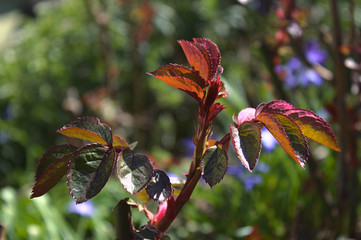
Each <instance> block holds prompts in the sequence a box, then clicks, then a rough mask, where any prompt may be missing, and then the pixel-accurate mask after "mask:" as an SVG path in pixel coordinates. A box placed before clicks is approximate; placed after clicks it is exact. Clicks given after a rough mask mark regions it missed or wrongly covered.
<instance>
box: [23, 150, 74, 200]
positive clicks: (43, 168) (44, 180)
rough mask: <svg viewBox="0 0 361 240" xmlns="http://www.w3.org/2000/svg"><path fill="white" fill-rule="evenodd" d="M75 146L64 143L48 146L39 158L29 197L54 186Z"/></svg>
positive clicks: (60, 177)
mask: <svg viewBox="0 0 361 240" xmlns="http://www.w3.org/2000/svg"><path fill="white" fill-rule="evenodd" d="M75 151H76V147H74V146H72V145H69V144H64V145H57V146H54V147H52V148H49V149H48V150H47V151H46V152H45V153H44V154H43V155H42V156H41V157H40V159H39V161H38V165H37V167H36V171H35V181H36V182H35V185H34V187H33V190H32V194H31V197H30V198H34V197H40V196H41V195H43V194H45V193H47V192H48V191H49V190H50V189H51V188H52V187H54V186H55V185H56V184H57V183H58V182H59V181H60V180H61V179H62V178H63V176H64V175H65V174H66V171H67V168H68V163H69V160H70V159H71V156H72V154H73V152H75Z"/></svg>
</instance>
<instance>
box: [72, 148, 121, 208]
mask: <svg viewBox="0 0 361 240" xmlns="http://www.w3.org/2000/svg"><path fill="white" fill-rule="evenodd" d="M114 162H115V151H114V149H113V148H108V147H105V146H104V145H102V144H99V143H92V144H87V145H85V146H84V147H82V148H80V149H78V151H76V152H75V153H74V155H73V158H72V161H71V163H70V165H69V174H68V187H69V190H70V193H71V195H72V196H73V198H74V199H75V201H76V202H77V203H81V202H85V201H87V200H89V199H90V198H92V197H94V196H95V195H97V194H98V193H99V191H100V190H101V189H102V188H103V187H104V185H105V184H106V182H107V181H108V179H109V176H110V174H111V172H112V169H113V166H114Z"/></svg>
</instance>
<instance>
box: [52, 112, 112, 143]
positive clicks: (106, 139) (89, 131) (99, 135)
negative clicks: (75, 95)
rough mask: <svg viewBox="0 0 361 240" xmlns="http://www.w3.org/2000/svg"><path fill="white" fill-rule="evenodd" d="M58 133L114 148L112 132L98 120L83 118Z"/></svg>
mask: <svg viewBox="0 0 361 240" xmlns="http://www.w3.org/2000/svg"><path fill="white" fill-rule="evenodd" d="M57 132H59V133H61V134H63V135H65V136H67V137H71V138H80V139H82V140H87V141H90V142H95V143H100V144H103V145H108V146H112V144H113V138H112V131H111V130H110V128H109V126H108V125H106V124H104V123H101V122H100V121H99V119H98V118H94V117H83V118H79V119H78V120H77V121H75V122H72V123H70V124H68V125H65V126H64V127H62V128H61V129H59V130H58V131H57Z"/></svg>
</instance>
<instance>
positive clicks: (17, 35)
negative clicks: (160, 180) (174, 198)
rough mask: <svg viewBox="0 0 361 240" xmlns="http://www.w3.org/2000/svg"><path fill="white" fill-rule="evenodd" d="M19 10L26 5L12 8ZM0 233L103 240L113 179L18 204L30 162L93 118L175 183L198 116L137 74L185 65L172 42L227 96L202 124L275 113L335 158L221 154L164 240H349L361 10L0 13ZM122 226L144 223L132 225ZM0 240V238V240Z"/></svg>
mask: <svg viewBox="0 0 361 240" xmlns="http://www.w3.org/2000/svg"><path fill="white" fill-rule="evenodd" d="M25 3H26V4H25ZM0 12H1V16H0V35H1V36H0V37H1V42H0V115H1V119H0V224H2V229H4V230H3V231H2V232H3V233H4V234H5V235H6V238H7V239H10V240H12V239H55V240H56V239H104V240H105V239H114V229H113V215H112V208H113V207H114V206H115V204H116V203H117V202H118V200H120V199H121V198H124V197H128V196H129V195H128V194H127V193H126V191H125V190H124V189H123V187H122V186H121V184H120V183H119V181H118V180H117V178H116V177H112V178H111V180H110V181H109V182H108V184H107V185H106V186H105V188H104V190H103V191H101V192H100V194H98V196H96V197H94V198H93V199H91V200H90V201H88V202H86V203H83V204H80V205H77V206H75V205H74V203H73V201H72V198H71V196H70V195H69V193H68V189H67V187H66V183H65V180H63V181H62V182H61V184H58V185H57V186H55V187H54V188H53V189H52V190H51V191H50V192H49V193H47V194H46V195H44V196H42V197H40V198H35V199H30V194H31V188H32V186H33V184H34V171H35V167H36V163H37V160H38V159H39V157H40V156H41V154H42V153H43V152H44V151H45V150H46V149H47V148H49V147H50V146H53V145H55V144H60V143H63V142H64V141H65V139H64V137H63V136H61V135H60V134H58V133H56V130H57V129H59V128H61V127H62V126H63V125H64V124H67V123H69V122H72V121H74V120H75V119H77V118H78V117H80V116H95V117H98V118H99V119H100V120H101V121H102V122H104V123H107V124H109V126H110V127H111V128H112V129H113V132H115V133H116V135H118V136H121V137H123V138H124V139H126V140H127V141H128V142H133V141H136V140H137V141H138V147H137V149H139V150H141V151H143V152H146V153H147V154H148V156H149V157H150V158H151V159H152V160H153V161H154V163H155V164H156V165H157V166H160V167H161V168H162V169H165V170H166V171H167V172H168V173H172V174H174V176H178V177H182V175H183V174H184V173H185V172H187V167H188V165H189V163H190V160H191V157H192V152H193V144H192V136H193V134H194V124H195V123H194V117H195V116H196V110H197V108H196V107H197V106H196V105H195V104H194V103H193V102H192V100H191V99H190V98H189V96H187V95H185V94H183V93H182V92H180V91H177V90H175V89H172V88H171V87H169V86H167V85H166V84H164V83H163V82H161V81H158V80H157V79H155V78H152V77H150V76H148V75H146V72H149V71H152V70H154V69H156V68H157V67H159V66H161V65H164V64H167V63H182V64H185V63H186V58H185V56H184V54H183V52H182V49H181V47H180V46H179V44H178V43H177V40H180V39H185V40H191V39H192V38H194V37H203V38H209V39H211V40H212V41H213V42H215V43H216V44H217V45H218V47H219V49H220V52H221V55H222V60H221V65H222V66H223V68H224V72H223V74H222V80H223V81H224V82H225V83H226V90H227V91H228V92H229V97H227V98H226V99H224V100H222V101H223V102H222V103H223V104H224V105H226V106H227V109H225V110H224V111H223V112H222V113H221V114H220V116H218V118H217V119H216V124H215V125H216V126H215V128H214V129H213V132H214V135H216V136H217V134H219V135H222V134H224V133H225V132H227V131H228V129H229V124H231V123H232V120H231V119H232V115H233V113H235V112H239V111H240V110H242V109H244V108H247V107H256V106H257V105H258V104H260V103H261V102H266V101H271V100H275V99H283V100H286V101H288V102H290V103H291V104H292V105H294V106H296V107H300V108H305V109H310V110H312V111H314V112H315V113H317V114H318V115H320V116H322V117H323V118H324V119H326V120H327V121H328V122H329V123H330V124H331V125H332V127H333V129H334V130H335V133H336V136H337V139H338V142H339V144H340V146H341V149H342V152H341V153H338V152H335V151H333V150H331V149H328V148H326V147H324V146H322V145H320V144H317V143H315V142H310V147H311V157H310V159H309V161H308V163H307V164H306V168H305V169H302V168H301V167H299V166H298V165H297V164H296V163H295V162H294V161H293V160H292V159H291V158H290V157H289V156H288V155H287V154H286V153H285V152H284V151H283V150H282V148H281V147H280V146H279V145H278V144H277V143H276V142H275V140H274V139H273V138H272V137H270V136H269V134H268V132H263V133H262V134H263V135H262V140H263V149H262V153H261V157H260V162H259V163H258V165H257V167H256V168H255V170H254V171H253V173H249V172H246V169H245V168H244V167H243V166H241V164H240V162H239V160H237V157H236V155H235V153H233V156H232V155H230V159H229V161H230V166H229V168H228V170H227V172H228V174H227V175H226V176H225V179H224V181H222V182H221V183H220V184H218V185H216V186H214V187H213V188H212V189H210V188H209V186H208V185H206V184H204V183H203V182H201V183H200V184H199V186H198V187H197V188H196V191H195V192H194V194H193V195H192V198H191V201H190V202H188V203H187V204H186V206H185V208H184V209H183V210H182V212H181V214H180V215H179V217H178V218H177V219H176V221H175V222H174V223H173V225H172V226H171V228H170V230H169V235H170V236H171V237H172V239H215V240H217V239H220V240H221V239H222V240H227V239H248V240H251V239H360V238H361V216H360V213H361V204H360V203H361V202H360V200H361V190H360V183H361V178H360V177H361V176H360V163H361V131H360V130H361V94H360V90H361V78H360V73H361V64H360V61H361V41H360V39H361V38H360V33H361V18H360V17H359V16H360V15H361V5H360V4H359V3H358V2H357V1H356V0H348V1H346V0H339V1H337V0H318V1H311V0H303V1H296V0H280V1H272V0H268V1H267V0H238V1H236V0H222V1H217V0H196V1H195V0H182V1H166V0H152V1H150V0H149V1H147V0H136V1H134V0H133V1H132V0H52V1H39V3H38V1H24V2H22V1H20V0H18V1H3V2H1V3H0ZM133 214H134V216H133V217H134V220H135V225H136V227H139V226H141V225H143V224H145V223H146V218H145V217H144V216H143V215H144V214H143V213H138V212H137V211H134V213H133ZM0 239H1V236H0Z"/></svg>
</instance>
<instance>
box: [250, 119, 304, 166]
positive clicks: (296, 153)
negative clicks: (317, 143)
mask: <svg viewBox="0 0 361 240" xmlns="http://www.w3.org/2000/svg"><path fill="white" fill-rule="evenodd" d="M256 119H257V120H259V121H261V122H262V123H263V124H264V125H265V126H266V128H267V129H268V130H269V131H270V132H271V133H272V135H273V136H274V137H275V138H276V140H277V141H278V142H279V143H280V145H281V146H282V148H283V150H284V151H285V152H286V153H288V154H289V155H290V156H291V157H292V158H293V159H294V160H295V161H296V162H297V163H298V164H299V165H300V166H301V167H304V164H305V162H306V161H307V159H308V156H309V150H308V144H307V141H306V139H305V137H304V135H303V134H302V131H301V129H300V127H299V126H298V125H297V124H296V123H295V122H294V121H293V120H292V119H291V118H289V117H286V116H283V115H281V114H277V113H273V114H270V113H264V112H261V113H260V114H259V115H258V116H257V118H256Z"/></svg>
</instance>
